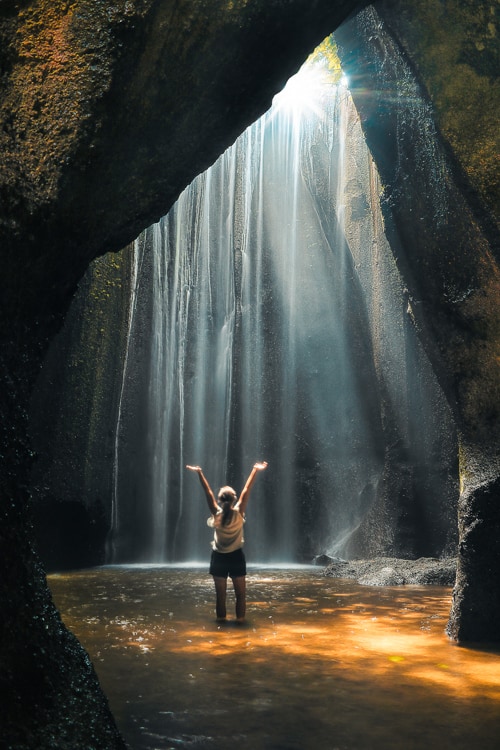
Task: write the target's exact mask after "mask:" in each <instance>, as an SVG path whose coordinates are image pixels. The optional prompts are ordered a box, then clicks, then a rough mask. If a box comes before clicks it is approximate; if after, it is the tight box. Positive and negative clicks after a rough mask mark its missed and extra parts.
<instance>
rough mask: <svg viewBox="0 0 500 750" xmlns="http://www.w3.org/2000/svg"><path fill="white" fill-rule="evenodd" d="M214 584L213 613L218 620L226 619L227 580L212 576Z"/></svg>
mask: <svg viewBox="0 0 500 750" xmlns="http://www.w3.org/2000/svg"><path fill="white" fill-rule="evenodd" d="M213 579H214V583H215V613H216V615H217V619H218V620H225V619H226V590H227V578H222V577H221V576H213Z"/></svg>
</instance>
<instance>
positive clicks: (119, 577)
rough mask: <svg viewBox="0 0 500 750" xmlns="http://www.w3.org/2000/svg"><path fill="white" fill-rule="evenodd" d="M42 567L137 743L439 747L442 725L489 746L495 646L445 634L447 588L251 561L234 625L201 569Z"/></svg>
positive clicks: (460, 739) (499, 701)
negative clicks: (385, 585) (384, 583)
mask: <svg viewBox="0 0 500 750" xmlns="http://www.w3.org/2000/svg"><path fill="white" fill-rule="evenodd" d="M49 582H50V585H51V587H52V589H53V591H54V596H55V599H56V602H57V603H59V605H60V607H61V611H62V614H63V618H64V620H65V621H66V622H67V624H68V625H69V626H70V627H71V628H72V629H73V631H74V632H75V633H76V635H77V636H78V637H79V638H80V639H81V641H82V642H83V643H84V645H85V646H86V648H87V649H88V650H89V653H90V655H91V658H92V660H93V662H94V665H95V667H96V669H97V672H98V675H99V677H100V680H101V683H102V684H103V687H104V689H105V691H106V693H107V695H108V697H109V699H110V703H111V706H112V709H113V711H114V713H115V715H116V717H117V720H118V724H119V726H120V728H121V729H122V731H123V732H124V734H125V737H126V739H127V738H128V740H129V742H130V744H131V746H132V747H133V748H134V750H135V748H139V750H140V749H141V748H144V749H145V748H147V747H151V746H158V747H167V746H169V745H161V744H158V745H151V744H148V743H151V742H152V740H151V737H152V736H153V734H154V736H155V737H158V736H161V737H163V738H168V737H170V738H171V739H172V737H174V738H175V737H177V740H179V737H184V736H187V735H189V737H191V736H192V737H205V738H207V737H212V738H213V737H215V738H216V739H215V740H213V742H214V743H215V744H210V742H211V741H212V740H211V741H210V742H209V741H208V739H206V744H202V745H201V746H202V747H206V748H211V747H217V749H218V750H219V748H221V749H223V748H225V747H226V746H227V747H228V748H229V747H230V746H231V742H234V741H236V740H237V741H238V743H239V746H240V748H247V747H248V748H250V747H252V748H253V747H263V748H266V747H274V745H272V742H274V741H275V739H276V745H275V746H276V747H278V746H279V747H286V748H290V749H291V750H295V748H300V749H301V750H302V748H306V749H307V748H308V747H315V748H316V747H317V748H330V747H332V746H331V745H330V744H328V742H329V739H328V738H331V737H332V736H335V737H337V738H339V739H338V742H339V744H338V747H341V748H356V749H359V748H370V749H372V750H378V748H384V750H385V748H391V747H394V748H401V747H405V748H407V747H409V748H412V747H414V748H420V747H424V746H425V747H426V748H432V747H437V746H438V745H439V746H440V747H441V745H442V737H443V733H444V734H446V735H447V736H448V737H453V738H454V744H453V747H454V748H455V749H456V748H464V749H465V748H468V747H470V746H471V743H473V742H477V746H478V747H481V748H482V749H484V748H493V747H497V744H496V743H497V737H498V736H500V735H499V734H498V732H499V730H500V718H499V716H500V654H499V652H498V651H495V650H493V649H489V650H480V649H469V648H461V647H459V646H457V645H456V644H453V643H451V642H450V641H449V640H448V639H447V637H446V636H445V634H444V628H445V625H446V621H447V617H448V611H449V606H450V595H451V591H450V589H442V588H427V589H424V588H414V587H401V588H399V589H398V588H393V589H373V588H369V587H361V586H356V585H353V584H351V583H350V582H347V581H335V580H332V579H325V578H321V577H319V576H318V573H317V571H308V572H304V571H288V572H287V571H276V572H274V573H273V574H271V575H270V574H269V572H268V571H266V572H265V573H263V575H262V576H261V575H260V574H259V572H256V573H255V574H254V573H252V574H251V575H249V577H248V593H249V601H248V623H247V624H246V625H244V626H238V625H236V624H235V623H234V621H232V622H231V621H230V622H228V623H224V624H218V623H216V622H215V620H214V617H213V592H212V582H211V580H210V578H209V576H207V575H206V574H205V573H200V571H188V572H186V571H182V572H181V571H176V570H170V571H168V570H163V571H158V570H156V571H129V572H127V571H121V572H117V571H112V570H103V571H100V572H99V571H89V572H88V573H87V574H85V573H81V574H75V575H74V576H71V577H69V578H66V579H63V578H62V577H55V578H51V579H50V581H49ZM229 605H230V606H229V611H231V606H232V600H231V598H230V600H229ZM215 687H216V691H217V700H216V703H217V712H216V715H214V714H213V692H214V689H215ZM227 705H231V706H232V709H231V711H228V710H227ZM285 709H286V710H285ZM218 712H220V713H218ZM299 712H300V717H302V718H301V719H299ZM138 717H142V718H140V719H139V718H138ZM146 719H147V721H146ZM264 719H265V721H264ZM140 727H142V729H140ZM153 727H154V731H153ZM271 727H272V733H273V738H275V739H273V740H272V742H271V740H270V739H269V732H271ZM176 732H177V734H176ZM186 733H187V734H186ZM311 733H313V734H311ZM395 734H396V735H397V738H398V740H397V741H396V739H395ZM222 738H223V739H222ZM235 738H236V740H235ZM415 738H417V739H415ZM179 742H180V740H179ZM226 742H227V745H226V744H224V743H226ZM279 743H281V744H279ZM398 743H400V744H398ZM181 744H182V743H181ZM186 744H187V741H186ZM172 746H174V745H173V744H172ZM445 747H446V744H445Z"/></svg>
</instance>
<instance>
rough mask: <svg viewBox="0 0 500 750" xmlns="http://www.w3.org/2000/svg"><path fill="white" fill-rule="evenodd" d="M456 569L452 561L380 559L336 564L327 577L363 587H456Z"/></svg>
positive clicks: (329, 568) (331, 563) (326, 570)
mask: <svg viewBox="0 0 500 750" xmlns="http://www.w3.org/2000/svg"><path fill="white" fill-rule="evenodd" d="M456 569H457V562H456V560H454V559H451V558H450V559H445V560H437V559H435V558H432V557H420V558H419V559H418V560H402V559H400V558H396V557H376V558H374V559H373V560H350V561H347V560H332V561H331V562H329V563H328V564H327V566H326V568H325V570H324V571H323V574H324V575H325V576H331V577H332V578H350V579H353V580H354V581H357V583H359V584H361V585H362V586H453V584H454V583H455V576H456Z"/></svg>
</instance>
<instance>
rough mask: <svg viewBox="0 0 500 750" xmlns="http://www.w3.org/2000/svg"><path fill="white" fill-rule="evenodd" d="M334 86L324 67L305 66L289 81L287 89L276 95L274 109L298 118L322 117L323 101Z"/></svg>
mask: <svg viewBox="0 0 500 750" xmlns="http://www.w3.org/2000/svg"><path fill="white" fill-rule="evenodd" d="M334 85H335V84H334V81H333V78H332V76H331V74H329V72H328V70H326V69H325V68H324V67H323V66H322V65H320V64H318V65H305V66H303V67H302V68H301V69H300V70H299V72H298V73H296V74H295V75H294V76H292V77H291V78H290V79H289V80H288V81H287V84H286V86H285V88H284V89H283V90H282V91H280V92H279V94H276V96H275V97H274V99H273V107H275V108H276V109H277V110H284V111H286V112H289V113H290V114H292V115H296V116H300V115H304V114H306V115H307V114H315V115H318V116H321V115H322V113H323V107H322V106H321V103H322V100H323V99H324V97H325V95H326V94H327V93H328V91H330V90H331V87H332V86H334Z"/></svg>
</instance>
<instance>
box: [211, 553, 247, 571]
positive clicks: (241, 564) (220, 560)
mask: <svg viewBox="0 0 500 750" xmlns="http://www.w3.org/2000/svg"><path fill="white" fill-rule="evenodd" d="M210 573H211V575H213V576H217V577H218V578H227V577H228V576H229V577H230V578H240V577H241V576H246V574H247V564H246V560H245V555H244V553H243V550H242V549H241V547H240V549H236V550H234V552H217V551H216V550H214V551H213V552H212V557H211V558H210Z"/></svg>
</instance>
